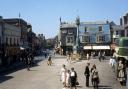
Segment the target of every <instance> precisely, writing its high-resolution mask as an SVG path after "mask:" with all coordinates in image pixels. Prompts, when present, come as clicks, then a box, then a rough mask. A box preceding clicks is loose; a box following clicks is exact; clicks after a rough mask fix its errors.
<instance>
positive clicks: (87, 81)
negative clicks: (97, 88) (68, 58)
mask: <svg viewBox="0 0 128 89" xmlns="http://www.w3.org/2000/svg"><path fill="white" fill-rule="evenodd" d="M89 66H90V63H87V66H86V67H85V72H84V75H85V77H86V87H89V76H90V70H89Z"/></svg>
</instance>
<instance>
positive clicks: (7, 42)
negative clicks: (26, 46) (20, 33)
mask: <svg viewBox="0 0 128 89" xmlns="http://www.w3.org/2000/svg"><path fill="white" fill-rule="evenodd" d="M6 45H8V37H6Z"/></svg>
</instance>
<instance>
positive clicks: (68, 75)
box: [66, 70, 71, 87]
mask: <svg viewBox="0 0 128 89" xmlns="http://www.w3.org/2000/svg"><path fill="white" fill-rule="evenodd" d="M70 76H71V73H70V70H67V73H66V86H67V87H69V86H70Z"/></svg>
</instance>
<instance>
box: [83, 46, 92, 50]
mask: <svg viewBox="0 0 128 89" xmlns="http://www.w3.org/2000/svg"><path fill="white" fill-rule="evenodd" d="M84 49H92V46H84Z"/></svg>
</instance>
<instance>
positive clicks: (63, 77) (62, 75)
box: [60, 64, 67, 88]
mask: <svg viewBox="0 0 128 89" xmlns="http://www.w3.org/2000/svg"><path fill="white" fill-rule="evenodd" d="M66 71H67V69H66V66H65V65H64V64H63V65H62V68H61V70H60V80H61V82H62V84H63V88H65V87H66Z"/></svg>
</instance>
